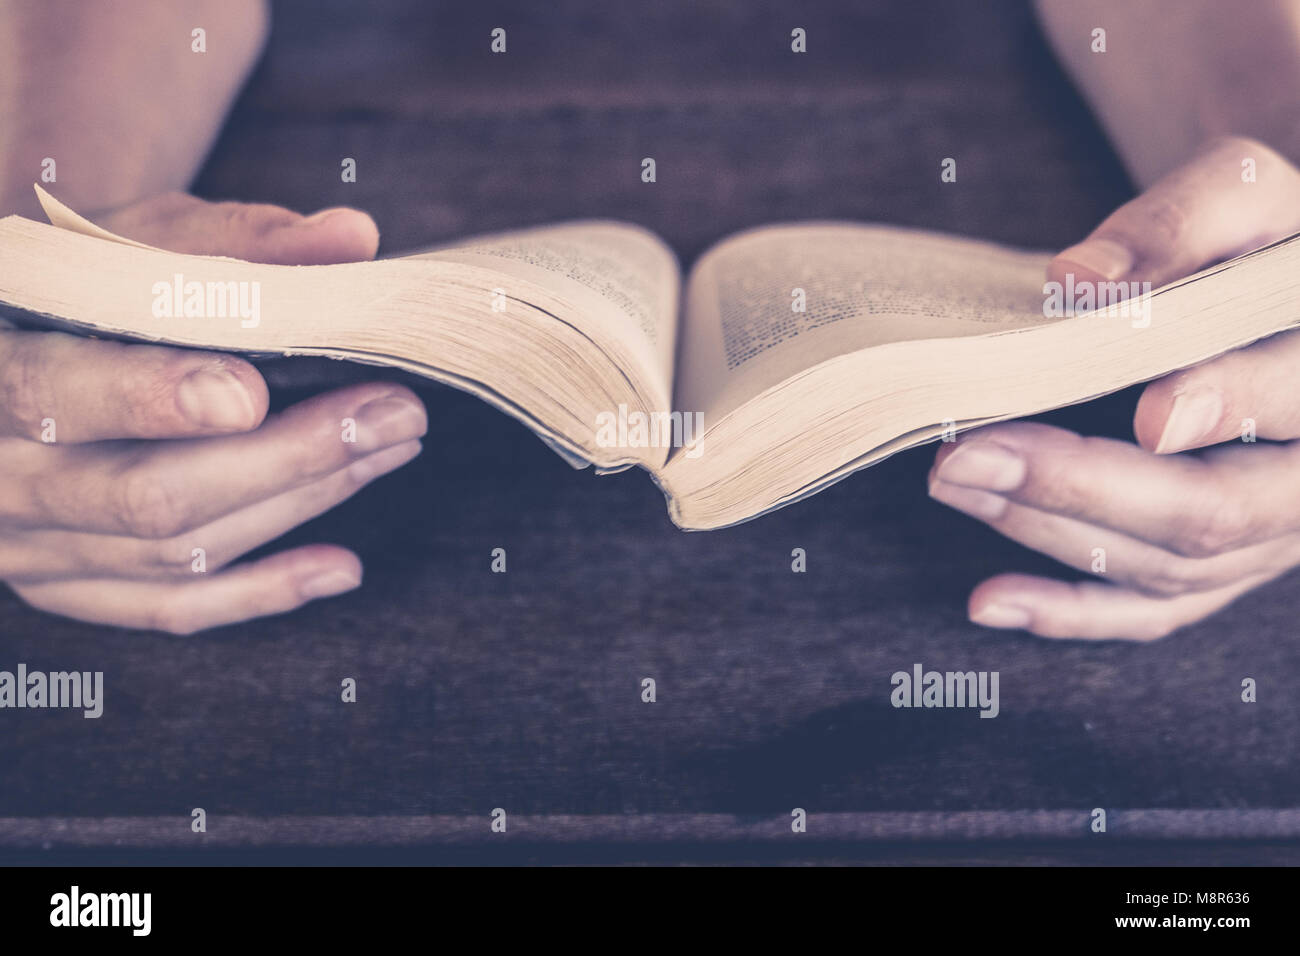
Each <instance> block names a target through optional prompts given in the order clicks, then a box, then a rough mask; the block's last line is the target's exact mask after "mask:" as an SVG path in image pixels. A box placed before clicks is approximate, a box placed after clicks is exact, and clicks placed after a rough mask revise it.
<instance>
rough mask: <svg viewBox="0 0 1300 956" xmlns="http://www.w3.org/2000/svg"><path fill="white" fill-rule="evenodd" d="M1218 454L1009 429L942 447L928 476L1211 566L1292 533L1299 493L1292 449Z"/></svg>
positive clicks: (1025, 426)
mask: <svg viewBox="0 0 1300 956" xmlns="http://www.w3.org/2000/svg"><path fill="white" fill-rule="evenodd" d="M1224 451H1225V455H1223V456H1216V457H1204V458H1196V457H1191V456H1183V455H1179V456H1156V455H1153V454H1151V453H1150V452H1148V451H1145V450H1143V449H1141V448H1138V447H1137V446H1136V445H1130V444H1128V443H1127V442H1120V441H1115V440H1113V439H1109V438H1084V437H1081V436H1079V435H1076V434H1074V433H1073V432H1068V431H1065V430H1064V429H1061V428H1054V427H1052V426H1049V425H1042V424H1038V423H1034V422H1015V423H1011V424H1006V425H994V426H990V427H988V428H982V429H978V430H977V431H973V432H970V433H969V434H968V435H967V436H966V437H965V438H964V439H963V440H962V441H959V442H957V443H955V444H952V443H949V444H945V446H944V447H943V448H941V449H940V450H939V453H938V455H937V456H936V458H935V466H934V470H933V472H932V476H933V478H937V479H939V480H942V481H946V482H948V483H950V484H954V485H961V486H962V487H966V488H978V489H980V490H983V491H991V492H994V493H996V494H999V495H1002V496H1003V497H1006V498H1008V499H1009V500H1011V501H1015V502H1018V503H1020V504H1023V505H1028V506H1029V507H1032V508H1038V509H1040V510H1043V511H1049V512H1052V513H1053V514H1058V515H1064V516H1066V517H1071V518H1076V519H1078V520H1080V521H1084V522H1087V523H1089V524H1095V525H1098V526H1100V527H1103V528H1110V529H1112V530H1114V531H1119V532H1121V533H1123V534H1125V535H1129V536H1131V537H1134V538H1138V539H1140V540H1142V541H1146V542H1148V543H1150V544H1154V545H1157V546H1159V547H1161V548H1164V549H1165V550H1168V551H1172V552H1174V553H1175V554H1180V555H1183V556H1185V557H1194V558H1195V557H1200V558H1207V557H1212V556H1214V555H1216V554H1221V553H1223V552H1226V551H1234V550H1236V549H1238V548H1242V547H1245V546H1246V545H1249V544H1252V543H1260V542H1263V541H1267V540H1271V539H1273V538H1277V537H1280V536H1282V535H1285V534H1289V533H1291V532H1294V531H1297V530H1300V527H1298V526H1297V525H1298V524H1300V488H1297V487H1296V484H1295V482H1294V481H1291V480H1289V478H1287V476H1290V475H1293V474H1295V472H1296V469H1297V468H1300V445H1251V446H1248V447H1247V448H1244V449H1243V448H1229V449H1225V450H1224ZM1226 452H1233V453H1234V454H1232V455H1227V454H1226ZM1280 478H1281V479H1284V480H1279V479H1280Z"/></svg>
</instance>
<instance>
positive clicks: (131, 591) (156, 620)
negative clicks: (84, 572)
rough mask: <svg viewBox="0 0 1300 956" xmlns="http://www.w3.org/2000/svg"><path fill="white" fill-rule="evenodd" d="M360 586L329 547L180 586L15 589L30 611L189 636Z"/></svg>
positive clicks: (72, 584) (63, 584)
mask: <svg viewBox="0 0 1300 956" xmlns="http://www.w3.org/2000/svg"><path fill="white" fill-rule="evenodd" d="M360 583H361V561H360V560H359V559H358V558H357V556H356V555H355V554H353V553H352V552H350V551H347V550H344V549H343V548H338V547H334V546H332V545H308V546H306V547H302V548H296V549H294V550H292V551H284V552H281V553H280V554H275V555H272V556H271V557H269V558H263V559H262V560H260V561H254V562H251V563H249V564H244V565H239V566H237V567H234V568H230V569H229V570H226V571H222V572H221V573H219V574H214V575H212V576H211V577H204V578H202V579H201V580H197V581H188V582H184V583H178V582H163V581H114V580H102V579H101V580H84V581H58V582H53V583H48V584H19V585H16V586H14V591H15V593H17V594H18V596H19V597H21V598H22V599H23V600H24V601H26V602H27V603H28V604H30V605H31V606H32V607H34V608H36V609H37V610H41V611H49V612H51V613H54V614H61V615H63V616H64V617H71V618H76V619H77V620H79V621H88V622H90V623H94V624H108V625H113V626H116V627H129V628H136V629H139V630H150V631H166V632H168V633H171V634H193V633H195V632H196V631H202V630H207V629H208V628H212V627H220V626H222V625H224V624H233V623H235V622H237V621H247V620H251V619H253V618H258V617H266V616H267V615H270V614H282V613H284V612H286V611H292V610H294V609H295V608H298V607H301V606H302V605H304V604H306V603H307V602H308V601H313V600H316V599H317V598H323V597H331V596H333V595H336V594H342V593H344V592H346V591H351V590H352V589H354V588H356V587H357V586H358V585H360Z"/></svg>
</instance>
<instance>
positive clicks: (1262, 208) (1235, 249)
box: [1047, 136, 1300, 287]
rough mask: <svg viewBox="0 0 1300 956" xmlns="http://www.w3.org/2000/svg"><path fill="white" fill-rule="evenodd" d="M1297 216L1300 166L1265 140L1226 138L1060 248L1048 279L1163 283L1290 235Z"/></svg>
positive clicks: (1215, 141)
mask: <svg viewBox="0 0 1300 956" xmlns="http://www.w3.org/2000/svg"><path fill="white" fill-rule="evenodd" d="M1247 161H1250V162H1249V163H1248V162H1247ZM1248 170H1253V176H1251V177H1249V178H1248V177H1247V175H1246V174H1247V171H1248ZM1298 219H1300V171H1297V170H1296V168H1295V167H1294V166H1292V165H1291V164H1290V163H1289V162H1287V160H1286V159H1285V158H1284V157H1282V156H1281V155H1280V154H1278V153H1277V152H1275V151H1274V150H1272V149H1270V148H1269V147H1267V146H1265V145H1264V144H1263V143H1260V142H1258V141H1256V140H1252V139H1247V138H1245V137H1240V136H1231V137H1225V138H1222V139H1217V140H1214V141H1213V142H1211V143H1210V144H1209V145H1208V146H1207V147H1206V148H1205V149H1203V150H1202V151H1201V152H1199V153H1198V154H1197V155H1196V156H1194V157H1193V158H1192V159H1191V160H1190V161H1189V162H1188V163H1186V164H1185V165H1183V166H1180V167H1179V168H1178V169H1176V170H1174V171H1173V172H1171V173H1169V174H1168V175H1166V176H1165V177H1164V178H1163V179H1161V180H1159V181H1158V182H1156V183H1155V185H1153V186H1152V187H1151V188H1150V189H1148V190H1147V191H1146V192H1144V193H1143V194H1142V195H1141V196H1138V197H1137V198H1136V199H1134V200H1132V201H1130V202H1127V203H1125V204H1124V205H1123V206H1120V207H1119V209H1117V210H1115V211H1114V212H1113V213H1111V214H1110V215H1109V216H1107V217H1106V219H1105V220H1104V221H1103V222H1102V224H1101V225H1099V226H1098V227H1097V228H1096V229H1094V230H1093V231H1092V234H1091V235H1090V236H1088V238H1087V239H1084V240H1083V242H1080V243H1078V244H1077V245H1074V246H1071V247H1070V248H1068V249H1066V250H1064V251H1063V252H1061V253H1059V254H1058V255H1057V256H1056V257H1055V258H1054V259H1052V261H1051V262H1050V263H1049V264H1048V267H1047V271H1048V278H1049V279H1052V280H1054V281H1057V282H1064V281H1065V275H1066V274H1067V273H1073V274H1074V277H1075V280H1076V282H1078V281H1080V280H1083V281H1091V282H1100V281H1111V282H1114V281H1120V280H1129V281H1138V282H1150V283H1151V284H1152V286H1155V287H1159V286H1161V285H1164V284H1165V283H1167V282H1171V281H1173V280H1174V279H1178V278H1181V277H1183V276H1185V275H1189V274H1190V273H1193V272H1196V271H1197V270H1199V269H1201V268H1203V267H1204V266H1207V265H1209V264H1210V263H1213V262H1216V261H1218V260H1221V259H1228V258H1231V257H1232V256H1235V255H1239V254H1241V253H1243V252H1248V251H1249V250H1251V249H1253V248H1255V247H1256V246H1259V245H1263V244H1264V243H1265V242H1267V241H1268V240H1270V239H1276V238H1280V237H1282V236H1287V235H1290V234H1291V233H1292V232H1294V231H1296V229H1297V228H1298V227H1297V220H1298Z"/></svg>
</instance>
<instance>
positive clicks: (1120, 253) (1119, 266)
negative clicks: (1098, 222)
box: [1057, 239, 1133, 279]
mask: <svg viewBox="0 0 1300 956" xmlns="http://www.w3.org/2000/svg"><path fill="white" fill-rule="evenodd" d="M1057 258H1058V259H1064V260H1066V261H1068V262H1073V263H1076V264H1077V265H1081V266H1083V267H1084V268H1085V269H1087V270H1088V271H1089V272H1095V273H1097V274H1098V275H1100V276H1101V277H1102V278H1104V279H1118V278H1119V277H1120V276H1122V275H1124V274H1125V273H1127V272H1128V271H1129V270H1130V269H1132V268H1133V253H1132V252H1130V251H1129V250H1128V249H1127V248H1126V247H1124V246H1121V245H1120V244H1119V243H1118V242H1112V241H1111V240H1109V239H1085V240H1084V241H1083V242H1081V243H1079V244H1078V245H1077V246H1071V247H1070V248H1069V249H1066V250H1065V251H1064V252H1062V253H1061V254H1060V255H1059V256H1057ZM1076 278H1082V277H1081V276H1077V275H1076Z"/></svg>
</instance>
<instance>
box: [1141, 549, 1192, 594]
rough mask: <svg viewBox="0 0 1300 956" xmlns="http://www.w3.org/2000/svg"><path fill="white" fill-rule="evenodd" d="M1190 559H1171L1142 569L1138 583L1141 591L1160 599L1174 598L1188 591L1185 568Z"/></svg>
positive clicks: (1149, 564)
mask: <svg viewBox="0 0 1300 956" xmlns="http://www.w3.org/2000/svg"><path fill="white" fill-rule="evenodd" d="M1189 563H1190V559H1188V558H1182V557H1173V558H1167V559H1163V560H1156V561H1153V562H1151V563H1148V564H1147V565H1146V566H1144V567H1143V569H1142V573H1141V576H1140V577H1139V579H1138V580H1139V583H1140V585H1141V587H1142V590H1143V591H1146V592H1148V593H1149V594H1155V595H1158V596H1160V597H1175V596H1177V595H1179V594H1183V593H1185V592H1186V591H1188V590H1190V589H1191V588H1190V580H1189V575H1188V572H1187V567H1188V565H1189Z"/></svg>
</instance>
